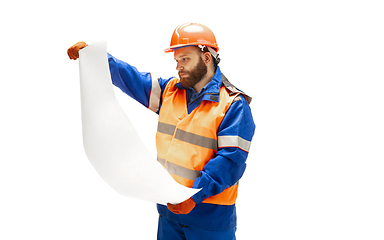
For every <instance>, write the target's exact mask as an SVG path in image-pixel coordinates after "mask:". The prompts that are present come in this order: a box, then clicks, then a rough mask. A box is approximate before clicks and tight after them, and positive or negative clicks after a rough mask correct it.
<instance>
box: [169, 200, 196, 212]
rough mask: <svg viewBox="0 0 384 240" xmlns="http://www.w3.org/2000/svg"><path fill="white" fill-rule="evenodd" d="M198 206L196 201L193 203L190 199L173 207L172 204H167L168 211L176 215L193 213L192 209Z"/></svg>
mask: <svg viewBox="0 0 384 240" xmlns="http://www.w3.org/2000/svg"><path fill="white" fill-rule="evenodd" d="M195 206H196V203H195V201H193V199H192V198H188V199H187V200H185V201H184V202H181V203H179V204H176V205H173V204H170V203H167V207H168V209H169V210H170V211H171V212H173V213H176V214H188V213H189V212H191V211H192V209H193V208H194V207H195Z"/></svg>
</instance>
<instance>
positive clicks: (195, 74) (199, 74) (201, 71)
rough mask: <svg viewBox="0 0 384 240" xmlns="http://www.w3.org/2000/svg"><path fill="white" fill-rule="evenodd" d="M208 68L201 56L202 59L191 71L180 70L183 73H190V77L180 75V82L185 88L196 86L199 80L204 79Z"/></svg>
mask: <svg viewBox="0 0 384 240" xmlns="http://www.w3.org/2000/svg"><path fill="white" fill-rule="evenodd" d="M207 71H208V68H207V66H206V65H205V64H204V62H203V60H202V59H201V58H200V61H199V62H198V63H197V65H196V67H194V68H193V69H192V70H191V71H180V72H179V76H180V74H181V73H183V74H188V77H183V78H182V77H180V82H181V84H182V85H183V87H185V88H190V87H193V86H195V85H196V84H197V83H198V82H200V81H201V79H203V77H204V76H205V75H206V74H207Z"/></svg>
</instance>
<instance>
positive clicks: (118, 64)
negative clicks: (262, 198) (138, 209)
mask: <svg viewBox="0 0 384 240" xmlns="http://www.w3.org/2000/svg"><path fill="white" fill-rule="evenodd" d="M86 46H87V45H86V44H85V43H84V42H79V43H77V44H75V45H73V46H72V47H71V48H69V49H68V55H69V57H70V58H71V59H77V58H78V51H79V50H80V49H81V48H83V47H86ZM218 50H219V47H218V45H217V42H216V38H215V36H214V34H213V33H212V31H211V30H210V29H209V28H208V27H206V26H204V25H202V24H197V23H186V24H182V25H180V26H178V27H177V28H176V29H175V31H174V33H173V35H172V39H171V46H170V47H169V48H167V49H166V50H165V52H173V53H174V58H175V60H176V63H177V65H176V70H177V71H178V74H179V77H180V79H177V78H169V79H163V78H160V77H156V76H155V75H154V74H152V73H142V72H139V71H138V70H137V69H136V68H135V67H133V66H131V65H129V64H128V63H125V62H123V61H120V60H118V59H116V58H115V57H113V56H112V55H110V54H108V61H109V67H110V72H111V78H112V82H113V84H114V85H115V86H117V87H119V88H120V89H121V90H122V91H123V92H125V93H126V94H128V95H129V96H131V97H133V98H134V99H136V100H137V101H139V102H140V103H141V104H143V105H144V106H145V107H147V108H149V109H150V110H152V111H154V112H156V113H157V114H158V115H159V121H158V130H157V133H156V147H157V159H158V161H159V163H161V164H162V165H163V166H164V168H165V169H166V170H167V171H168V172H169V173H170V174H171V176H172V177H173V178H174V179H175V180H176V181H177V182H179V183H180V184H182V185H184V186H187V187H192V188H201V189H202V190H201V191H199V192H198V193H196V194H195V195H194V196H192V197H191V198H190V199H187V200H186V201H184V202H182V203H179V204H176V205H172V204H169V203H168V205H167V206H164V205H160V204H158V205H157V209H158V212H159V215H160V217H159V226H158V239H160V240H163V239H172V240H178V239H188V240H194V239H199V240H204V239H210V240H212V239H223V240H226V239H231V240H232V239H236V237H235V232H236V207H235V201H236V198H237V192H238V186H239V179H240V178H241V177H242V175H243V173H244V171H245V167H246V163H245V162H246V159H247V156H248V151H249V149H250V142H251V140H252V137H253V134H254V131H255V125H254V122H253V118H252V114H251V110H250V108H249V102H250V100H251V98H250V97H248V96H247V95H245V94H244V93H243V92H241V91H239V90H238V89H237V88H235V87H234V86H233V85H232V84H231V83H230V82H229V81H228V79H227V78H226V77H225V76H224V75H223V74H222V73H221V70H220V68H219V66H218V63H219V61H220V59H219V57H218V54H217V52H218Z"/></svg>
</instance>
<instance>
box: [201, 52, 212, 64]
mask: <svg viewBox="0 0 384 240" xmlns="http://www.w3.org/2000/svg"><path fill="white" fill-rule="evenodd" d="M203 61H204V63H205V64H208V63H209V62H210V61H212V55H211V54H210V53H209V52H205V53H203Z"/></svg>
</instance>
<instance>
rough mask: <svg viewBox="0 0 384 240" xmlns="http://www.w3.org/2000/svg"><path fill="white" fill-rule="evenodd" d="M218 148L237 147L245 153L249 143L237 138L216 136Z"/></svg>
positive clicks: (249, 145) (249, 146)
mask: <svg viewBox="0 0 384 240" xmlns="http://www.w3.org/2000/svg"><path fill="white" fill-rule="evenodd" d="M217 138H218V143H219V148H222V147H238V148H240V149H242V150H244V151H246V152H249V149H250V148H251V142H250V141H247V140H245V139H243V138H241V137H239V136H218V137H217Z"/></svg>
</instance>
